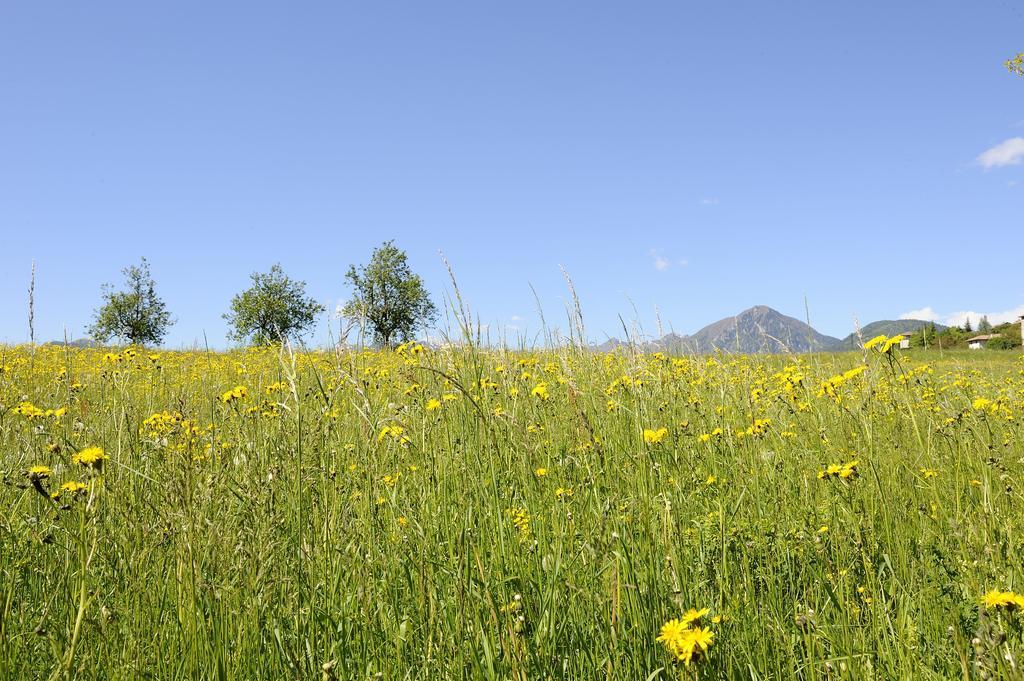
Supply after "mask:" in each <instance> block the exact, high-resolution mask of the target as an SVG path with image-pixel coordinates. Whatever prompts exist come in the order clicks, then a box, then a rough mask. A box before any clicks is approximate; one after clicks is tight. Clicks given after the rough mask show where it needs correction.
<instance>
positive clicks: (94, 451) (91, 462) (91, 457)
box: [71, 447, 110, 470]
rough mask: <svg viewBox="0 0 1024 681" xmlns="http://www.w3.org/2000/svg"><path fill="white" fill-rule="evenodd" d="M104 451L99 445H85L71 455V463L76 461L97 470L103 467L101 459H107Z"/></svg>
mask: <svg viewBox="0 0 1024 681" xmlns="http://www.w3.org/2000/svg"><path fill="white" fill-rule="evenodd" d="M109 458H110V457H108V456H107V454H106V452H104V451H103V450H102V449H101V448H99V447H86V448H85V449H83V450H82V451H80V452H78V453H77V454H74V455H73V456H72V457H71V463H77V464H80V465H82V466H86V467H87V468H93V469H95V470H99V469H101V468H103V460H104V459H109Z"/></svg>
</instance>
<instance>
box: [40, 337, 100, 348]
mask: <svg viewBox="0 0 1024 681" xmlns="http://www.w3.org/2000/svg"><path fill="white" fill-rule="evenodd" d="M44 345H67V346H68V347H72V348H100V347H103V344H102V343H99V342H97V341H94V340H93V339H91V338H79V339H77V340H71V341H62V340H59V341H50V342H49V343H44Z"/></svg>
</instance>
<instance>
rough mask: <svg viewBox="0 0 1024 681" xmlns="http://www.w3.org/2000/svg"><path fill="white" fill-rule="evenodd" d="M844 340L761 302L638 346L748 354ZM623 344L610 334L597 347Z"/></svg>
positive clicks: (805, 349) (830, 345) (824, 347)
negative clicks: (692, 329) (687, 331)
mask: <svg viewBox="0 0 1024 681" xmlns="http://www.w3.org/2000/svg"><path fill="white" fill-rule="evenodd" d="M840 342H841V341H840V340H839V339H838V338H833V337H832V336H826V335H824V334H821V333H818V332H817V331H815V330H814V329H813V328H811V327H810V326H808V325H807V324H806V323H804V322H802V321H800V320H799V319H795V318H793V317H788V316H786V315H784V314H782V313H781V312H779V311H777V310H773V309H772V308H770V307H767V306H765V305H757V306H755V307H752V308H750V309H749V310H744V311H743V312H740V313H739V314H738V315H736V316H735V317H726V318H725V319H720V320H718V321H717V322H715V323H714V324H709V325H708V326H705V327H704V328H703V329H701V330H700V331H698V332H697V333H695V334H693V335H692V336H687V335H680V334H676V333H670V334H667V335H665V336H662V337H661V338H659V339H657V340H653V341H647V342H644V343H640V344H638V349H639V350H642V351H644V352H668V353H671V354H706V353H713V352H715V351H717V350H723V351H725V352H739V353H745V354H753V353H759V352H770V353H772V352H811V351H821V350H831V349H833V348H835V347H836V346H838V345H839V344H840ZM620 346H628V343H624V342H622V341H620V340H618V339H617V338H610V339H608V340H607V341H605V342H604V343H602V344H600V345H598V346H595V347H594V350H596V351H598V352H610V351H612V350H615V349H616V348H618V347H620Z"/></svg>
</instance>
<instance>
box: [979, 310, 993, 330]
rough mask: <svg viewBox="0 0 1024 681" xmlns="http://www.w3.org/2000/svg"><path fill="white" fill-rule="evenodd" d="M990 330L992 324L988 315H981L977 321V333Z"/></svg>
mask: <svg viewBox="0 0 1024 681" xmlns="http://www.w3.org/2000/svg"><path fill="white" fill-rule="evenodd" d="M991 330H992V324H991V323H989V321H988V315H984V314H983V315H981V319H980V320H979V321H978V333H988V332H989V331H991Z"/></svg>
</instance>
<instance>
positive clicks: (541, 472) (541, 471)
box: [533, 468, 548, 478]
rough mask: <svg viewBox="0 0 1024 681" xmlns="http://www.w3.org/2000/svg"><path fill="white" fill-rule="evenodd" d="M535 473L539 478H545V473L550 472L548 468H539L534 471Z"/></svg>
mask: <svg viewBox="0 0 1024 681" xmlns="http://www.w3.org/2000/svg"><path fill="white" fill-rule="evenodd" d="M533 474H534V475H536V476H537V477H538V478H543V477H544V476H545V475H547V474H548V469H547V468H538V469H536V470H535V471H533Z"/></svg>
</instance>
